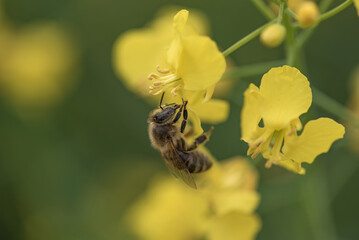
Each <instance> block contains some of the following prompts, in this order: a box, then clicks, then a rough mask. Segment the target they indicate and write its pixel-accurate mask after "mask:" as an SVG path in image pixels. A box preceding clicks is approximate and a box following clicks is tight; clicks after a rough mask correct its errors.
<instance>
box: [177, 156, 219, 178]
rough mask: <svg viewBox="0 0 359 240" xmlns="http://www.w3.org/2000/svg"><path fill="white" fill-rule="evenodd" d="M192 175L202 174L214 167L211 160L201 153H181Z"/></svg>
mask: <svg viewBox="0 0 359 240" xmlns="http://www.w3.org/2000/svg"><path fill="white" fill-rule="evenodd" d="M179 155H180V157H181V158H182V160H183V161H184V163H185V165H186V167H187V169H188V171H189V172H190V173H200V172H204V171H206V170H208V169H209V168H210V167H211V166H212V162H211V160H210V159H209V158H208V157H207V156H206V155H205V154H203V153H201V152H200V151H191V152H186V153H185V152H179Z"/></svg>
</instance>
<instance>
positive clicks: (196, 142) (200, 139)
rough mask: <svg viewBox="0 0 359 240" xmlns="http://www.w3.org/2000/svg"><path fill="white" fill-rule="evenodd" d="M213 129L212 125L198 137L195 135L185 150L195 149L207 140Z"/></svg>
mask: <svg viewBox="0 0 359 240" xmlns="http://www.w3.org/2000/svg"><path fill="white" fill-rule="evenodd" d="M213 130H214V127H211V128H210V129H209V131H208V132H205V133H203V134H202V135H200V136H199V137H197V138H196V139H195V140H194V141H193V143H192V144H191V145H190V146H189V147H188V148H187V149H186V151H193V150H195V149H196V148H197V147H198V145H200V144H203V143H205V142H206V141H208V139H209V137H210V136H211V134H212V132H213Z"/></svg>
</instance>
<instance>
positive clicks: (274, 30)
mask: <svg viewBox="0 0 359 240" xmlns="http://www.w3.org/2000/svg"><path fill="white" fill-rule="evenodd" d="M285 34H286V30H285V28H284V27H283V25H281V24H278V23H275V24H271V25H269V26H268V27H266V28H265V29H264V30H263V32H262V33H261V35H260V40H261V42H262V43H263V44H264V45H265V46H267V47H277V46H279V45H280V44H281V43H282V42H283V39H284V37H285Z"/></svg>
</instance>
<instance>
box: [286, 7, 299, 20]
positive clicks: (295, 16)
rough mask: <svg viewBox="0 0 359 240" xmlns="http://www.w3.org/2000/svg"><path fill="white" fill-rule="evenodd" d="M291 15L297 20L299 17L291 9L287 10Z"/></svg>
mask: <svg viewBox="0 0 359 240" xmlns="http://www.w3.org/2000/svg"><path fill="white" fill-rule="evenodd" d="M285 11H286V12H287V13H288V14H289V15H291V16H292V17H293V18H294V19H297V15H296V14H295V13H294V12H293V11H292V10H290V9H289V8H287V9H286V10H285Z"/></svg>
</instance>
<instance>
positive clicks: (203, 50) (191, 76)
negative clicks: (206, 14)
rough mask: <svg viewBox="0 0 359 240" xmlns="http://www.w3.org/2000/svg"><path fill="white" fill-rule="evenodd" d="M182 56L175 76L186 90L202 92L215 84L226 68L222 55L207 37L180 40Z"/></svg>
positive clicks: (190, 37) (191, 37)
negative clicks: (181, 81)
mask: <svg viewBox="0 0 359 240" xmlns="http://www.w3.org/2000/svg"><path fill="white" fill-rule="evenodd" d="M181 42H182V46H183V50H182V54H181V58H180V63H179V64H178V69H177V74H178V76H179V77H180V78H182V80H183V82H184V89H186V90H193V91H198V90H204V89H207V88H209V87H211V86H213V85H214V84H216V83H217V82H218V81H219V80H220V79H221V77H222V74H223V73H224V70H225V68H226V62H225V59H224V56H223V54H222V53H221V52H220V51H219V50H218V48H217V45H216V43H215V42H214V41H212V40H211V39H210V38H209V37H204V36H189V37H185V38H182V41H181Z"/></svg>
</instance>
